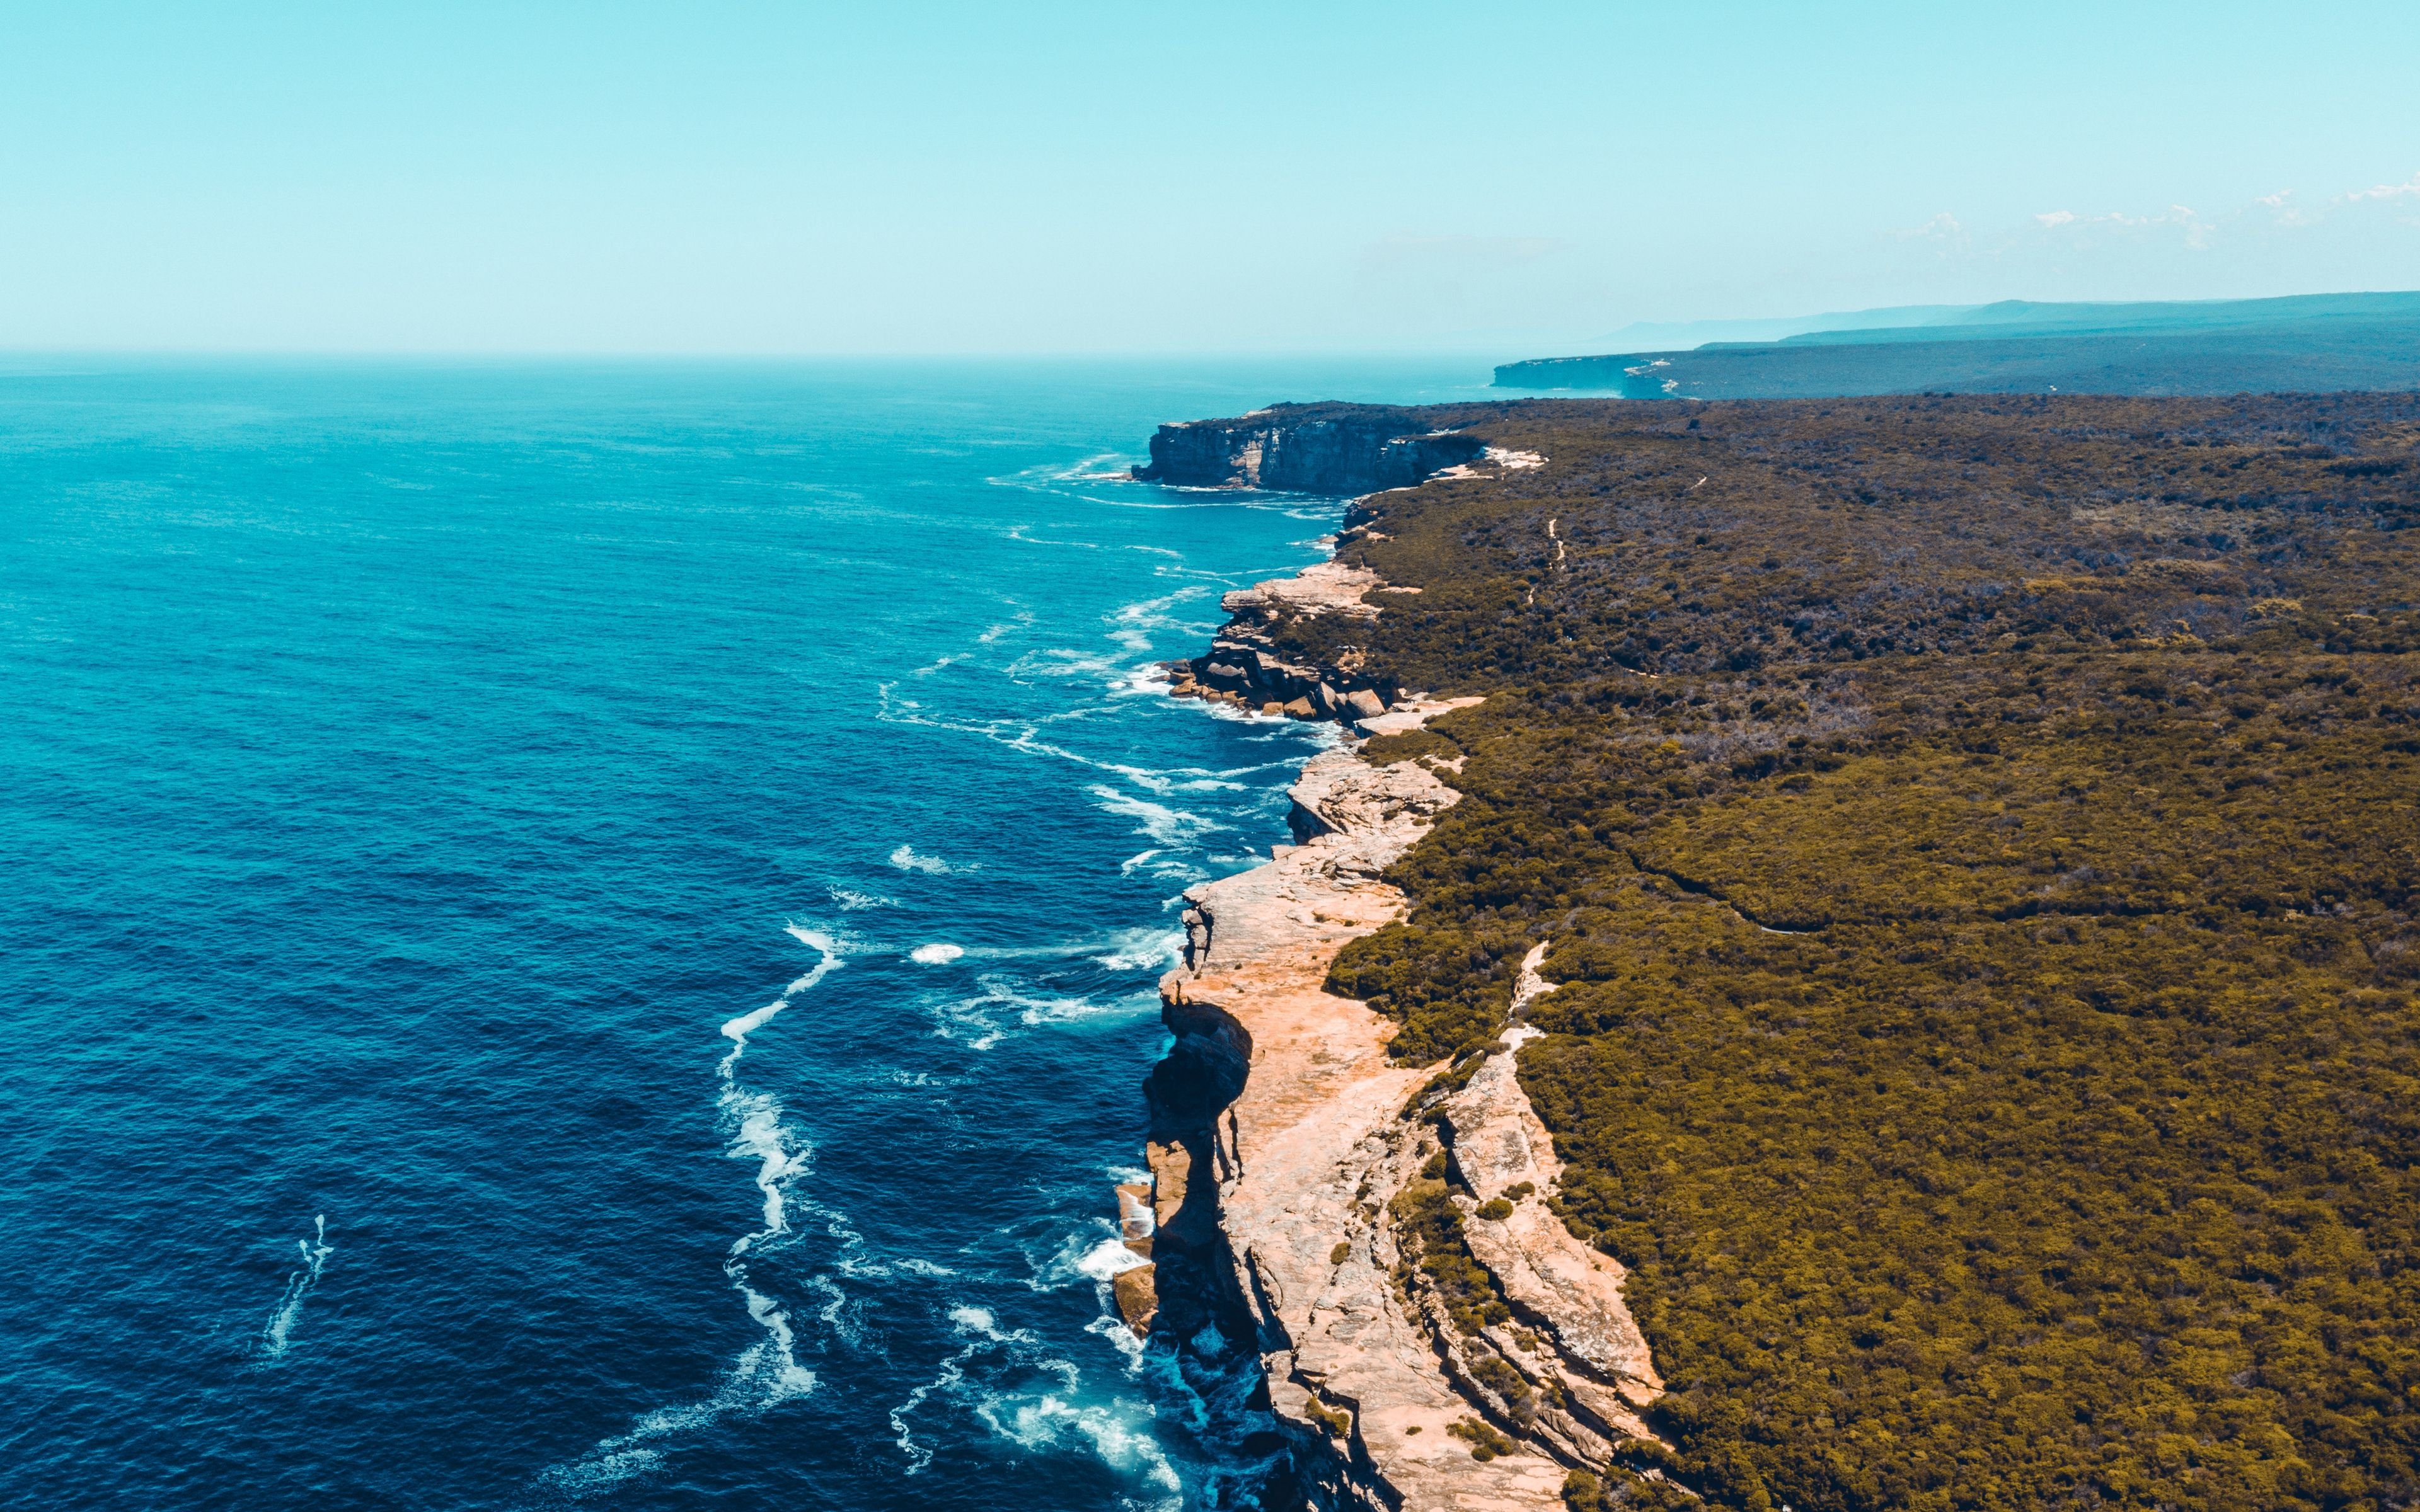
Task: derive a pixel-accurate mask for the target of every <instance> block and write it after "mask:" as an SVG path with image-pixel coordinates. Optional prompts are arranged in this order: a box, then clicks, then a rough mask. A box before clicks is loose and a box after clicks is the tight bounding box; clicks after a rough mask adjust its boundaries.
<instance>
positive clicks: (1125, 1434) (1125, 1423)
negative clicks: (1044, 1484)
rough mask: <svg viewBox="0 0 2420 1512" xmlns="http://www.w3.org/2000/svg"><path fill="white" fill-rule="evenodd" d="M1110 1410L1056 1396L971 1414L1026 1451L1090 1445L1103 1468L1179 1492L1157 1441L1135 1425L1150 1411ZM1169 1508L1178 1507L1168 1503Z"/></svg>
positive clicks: (997, 1404) (999, 1401)
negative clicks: (1074, 1441) (1077, 1443)
mask: <svg viewBox="0 0 2420 1512" xmlns="http://www.w3.org/2000/svg"><path fill="white" fill-rule="evenodd" d="M1116 1406H1117V1410H1115V1411H1113V1410H1112V1409H1111V1408H1109V1407H1104V1406H1099V1405H1096V1404H1088V1405H1083V1406H1078V1405H1077V1404H1075V1403H1072V1402H1069V1401H1067V1400H1065V1399H1064V1398H1063V1397H1061V1396H1058V1395H1056V1394H1052V1395H1048V1396H1042V1397H1041V1398H1039V1399H1029V1398H1022V1397H996V1398H994V1399H992V1400H990V1401H986V1402H985V1403H983V1404H982V1405H981V1406H979V1407H977V1408H976V1409H975V1412H976V1415H977V1416H979V1417H981V1418H982V1419H983V1420H984V1422H985V1424H986V1425H987V1426H988V1427H990V1428H991V1430H992V1431H993V1432H994V1433H997V1434H999V1435H1000V1436H1001V1438H1004V1439H1006V1440H1008V1441H1009V1442H1010V1443H1015V1444H1016V1445H1017V1447H1019V1448H1021V1449H1026V1450H1029V1451H1034V1450H1042V1449H1050V1448H1057V1447H1059V1446H1060V1445H1061V1444H1063V1443H1065V1442H1066V1441H1067V1440H1068V1439H1070V1438H1074V1439H1078V1440H1080V1441H1083V1442H1085V1443H1089V1444H1090V1446H1091V1447H1092V1450H1093V1452H1094V1454H1095V1455H1097V1456H1099V1457H1100V1459H1101V1461H1102V1463H1104V1464H1107V1465H1109V1467H1110V1468H1112V1469H1114V1470H1120V1471H1125V1472H1126V1473H1140V1474H1141V1475H1143V1476H1144V1478H1146V1479H1148V1480H1149V1481H1151V1482H1152V1484H1154V1485H1156V1486H1158V1487H1161V1488H1163V1489H1167V1490H1169V1491H1171V1492H1172V1491H1176V1490H1179V1489H1181V1484H1180V1483H1179V1481H1178V1480H1177V1477H1176V1467H1175V1466H1173V1465H1171V1464H1170V1463H1169V1462H1168V1456H1167V1455H1166V1453H1164V1452H1163V1451H1162V1450H1161V1449H1160V1447H1159V1441H1157V1440H1156V1439H1154V1438H1153V1437H1152V1436H1151V1434H1150V1433H1149V1432H1148V1431H1147V1430H1145V1429H1144V1428H1142V1427H1140V1425H1139V1424H1137V1423H1136V1422H1134V1421H1133V1418H1135V1417H1140V1416H1142V1415H1143V1414H1146V1413H1148V1412H1149V1411H1150V1409H1148V1408H1146V1407H1141V1406H1140V1405H1132V1404H1128V1403H1125V1402H1120V1403H1118V1404H1116ZM1169 1505H1171V1506H1173V1505H1175V1503H1172V1502H1171V1503H1170V1504H1169Z"/></svg>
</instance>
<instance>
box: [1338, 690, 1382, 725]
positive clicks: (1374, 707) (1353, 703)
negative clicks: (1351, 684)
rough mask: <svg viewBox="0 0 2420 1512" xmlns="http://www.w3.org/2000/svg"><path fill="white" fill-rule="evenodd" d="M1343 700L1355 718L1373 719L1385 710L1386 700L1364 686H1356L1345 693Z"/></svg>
mask: <svg viewBox="0 0 2420 1512" xmlns="http://www.w3.org/2000/svg"><path fill="white" fill-rule="evenodd" d="M1343 702H1344V706H1345V707H1346V708H1348V709H1350V710H1352V711H1353V717H1355V718H1357V719H1374V718H1376V717H1378V716H1380V715H1382V714H1384V713H1386V712H1387V701H1386V700H1385V699H1382V698H1380V697H1379V696H1378V695H1377V694H1375V693H1373V692H1372V691H1371V690H1370V689H1368V688H1366V687H1357V688H1355V689H1354V690H1353V691H1352V692H1350V693H1347V694H1345V695H1344V700H1343Z"/></svg>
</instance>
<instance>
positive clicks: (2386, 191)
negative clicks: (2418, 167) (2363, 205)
mask: <svg viewBox="0 0 2420 1512" xmlns="http://www.w3.org/2000/svg"><path fill="white" fill-rule="evenodd" d="M2406 194H2420V173H2415V174H2413V175H2412V177H2409V178H2406V179H2405V180H2403V182H2401V183H2399V184H2379V185H2377V186H2375V187H2373V188H2370V189H2356V190H2353V191H2351V192H2350V193H2343V194H2338V195H2337V196H2336V203H2337V204H2339V205H2350V204H2351V203H2353V202H2354V201H2356V200H2365V199H2401V198H2402V197H2403V196H2404V195H2406Z"/></svg>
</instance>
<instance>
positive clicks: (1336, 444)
mask: <svg viewBox="0 0 2420 1512" xmlns="http://www.w3.org/2000/svg"><path fill="white" fill-rule="evenodd" d="M1484 449H1485V447H1484V443H1482V442H1481V441H1480V440H1478V439H1477V438H1475V437H1471V436H1465V435H1462V434H1460V433H1458V432H1451V431H1449V432H1443V433H1434V432H1432V431H1431V430H1430V429H1429V422H1427V421H1425V420H1423V419H1421V418H1420V417H1419V416H1418V415H1416V414H1415V413H1414V412H1412V411H1410V410H1407V409H1392V408H1389V407H1387V406H1383V405H1341V404H1319V405H1276V406H1273V407H1271V408H1270V409H1262V410H1256V411H1254V412H1253V413H1251V414H1249V415H1244V416H1241V417H1239V418H1236V419H1233V420H1197V421H1192V422H1190V423H1187V424H1174V425H1162V426H1160V427H1159V431H1158V434H1156V435H1155V436H1153V437H1152V439H1151V462H1150V463H1149V465H1147V466H1144V467H1138V468H1136V469H1134V470H1133V472H1134V475H1135V476H1136V477H1137V478H1140V479H1141V480H1142V481H1144V482H1146V483H1169V484H1178V485H1184V486H1191V487H1200V488H1275V489H1280V490H1282V491H1285V492H1288V493H1320V494H1364V493H1374V492H1377V491H1378V490H1380V489H1383V488H1404V487H1409V486H1412V485H1413V484H1416V483H1419V481H1420V480H1422V479H1423V478H1427V477H1430V476H1432V475H1433V474H1435V473H1438V472H1442V471H1445V470H1446V469H1448V468H1450V467H1455V466H1458V465H1460V464H1463V463H1466V462H1470V461H1472V460H1474V459H1476V458H1477V457H1478V456H1479V455H1480V453H1481V451H1483V450H1484Z"/></svg>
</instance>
